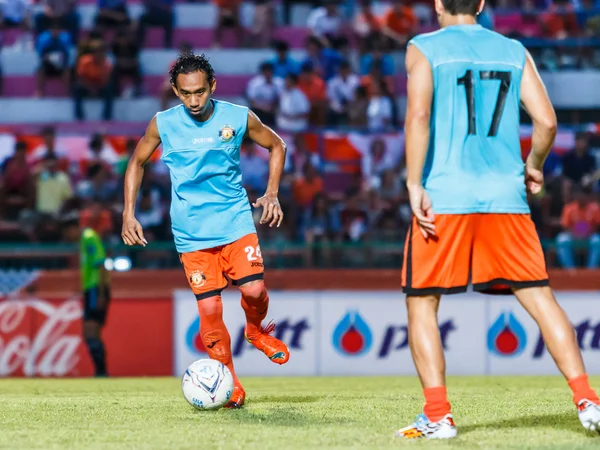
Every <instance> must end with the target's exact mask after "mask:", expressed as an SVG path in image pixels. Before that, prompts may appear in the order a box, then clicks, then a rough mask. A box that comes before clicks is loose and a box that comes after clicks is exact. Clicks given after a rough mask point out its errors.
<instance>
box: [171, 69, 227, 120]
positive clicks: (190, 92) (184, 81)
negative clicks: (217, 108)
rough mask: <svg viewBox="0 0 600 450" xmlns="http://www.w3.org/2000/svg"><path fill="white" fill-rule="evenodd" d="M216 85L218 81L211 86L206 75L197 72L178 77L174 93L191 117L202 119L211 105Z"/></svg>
mask: <svg viewBox="0 0 600 450" xmlns="http://www.w3.org/2000/svg"><path fill="white" fill-rule="evenodd" d="M216 85H217V82H216V80H213V81H212V84H209V82H208V79H207V78H206V74H205V73H204V72H200V71H197V72H192V73H188V74H180V75H178V76H177V80H176V83H175V86H173V91H174V92H175V95H177V97H178V98H179V100H181V102H182V103H183V105H184V106H185V109H186V110H187V111H188V113H190V115H191V116H193V117H201V116H202V115H203V114H204V113H205V112H206V109H207V108H208V106H209V105H210V97H211V95H212V93H213V92H214V91H215V88H216Z"/></svg>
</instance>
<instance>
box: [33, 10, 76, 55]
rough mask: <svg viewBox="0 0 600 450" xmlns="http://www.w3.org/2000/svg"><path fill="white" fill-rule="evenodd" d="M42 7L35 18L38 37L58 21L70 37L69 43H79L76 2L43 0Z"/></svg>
mask: <svg viewBox="0 0 600 450" xmlns="http://www.w3.org/2000/svg"><path fill="white" fill-rule="evenodd" d="M42 6H43V9H42V11H41V12H40V13H38V14H37V15H36V16H35V32H36V33H37V34H38V35H40V34H42V33H43V32H44V31H46V30H49V29H50V27H51V26H52V24H53V23H54V22H55V21H58V23H59V24H60V27H61V28H62V29H63V30H66V31H67V32H68V33H69V35H70V36H71V42H72V43H73V44H76V43H77V42H78V41H79V14H77V9H76V6H77V0H44V1H43V2H42Z"/></svg>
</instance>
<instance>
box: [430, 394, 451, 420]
mask: <svg viewBox="0 0 600 450" xmlns="http://www.w3.org/2000/svg"><path fill="white" fill-rule="evenodd" d="M423 395H424V396H425V407H424V408H423V412H424V413H425V415H426V416H427V418H428V419H429V420H431V421H432V422H437V421H439V420H441V419H442V418H443V417H444V416H445V415H446V414H450V410H451V407H450V402H449V401H448V396H447V393H446V387H445V386H439V387H433V388H427V389H423Z"/></svg>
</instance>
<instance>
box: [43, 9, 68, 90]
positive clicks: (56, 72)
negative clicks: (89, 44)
mask: <svg viewBox="0 0 600 450" xmlns="http://www.w3.org/2000/svg"><path fill="white" fill-rule="evenodd" d="M36 49H37V53H38V56H39V57H40V67H39V68H38V70H37V74H36V91H35V96H36V97H42V96H43V95H44V88H45V87H46V80H47V79H48V78H60V79H61V80H62V82H63V84H64V85H65V89H66V91H67V92H68V91H69V87H70V68H69V59H70V52H71V37H70V36H69V33H67V32H66V31H63V30H62V29H61V27H60V23H59V22H58V20H55V21H54V23H52V24H51V26H50V29H49V30H48V31H44V32H43V33H42V34H40V35H39V36H38V39H37V44H36Z"/></svg>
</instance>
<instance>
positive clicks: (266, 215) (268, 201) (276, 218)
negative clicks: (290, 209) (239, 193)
mask: <svg viewBox="0 0 600 450" xmlns="http://www.w3.org/2000/svg"><path fill="white" fill-rule="evenodd" d="M252 206H254V207H255V208H259V207H261V206H262V208H263V212H262V216H261V217H260V224H261V225H262V224H264V223H268V224H269V226H270V227H272V226H273V225H275V224H276V225H277V227H279V225H281V222H282V221H283V211H282V210H281V205H280V204H279V199H278V198H277V195H274V194H269V193H268V192H267V193H266V194H265V195H263V196H262V197H261V198H259V199H258V200H256V203H253V204H252Z"/></svg>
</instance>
